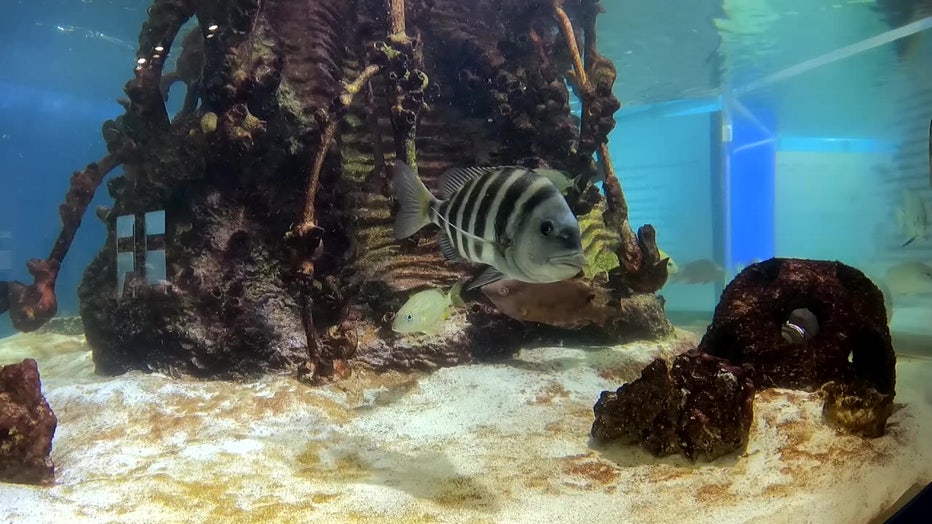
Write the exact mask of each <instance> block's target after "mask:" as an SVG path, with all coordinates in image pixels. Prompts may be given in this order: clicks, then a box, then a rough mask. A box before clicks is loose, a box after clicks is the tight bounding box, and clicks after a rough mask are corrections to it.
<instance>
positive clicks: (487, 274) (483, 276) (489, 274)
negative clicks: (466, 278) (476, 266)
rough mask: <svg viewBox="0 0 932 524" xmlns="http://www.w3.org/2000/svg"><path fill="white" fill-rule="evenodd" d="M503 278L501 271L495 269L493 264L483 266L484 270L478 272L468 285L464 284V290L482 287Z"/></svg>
mask: <svg viewBox="0 0 932 524" xmlns="http://www.w3.org/2000/svg"><path fill="white" fill-rule="evenodd" d="M503 278H505V275H504V274H502V272H501V271H499V270H497V269H495V267H493V266H489V267H487V268H485V270H484V271H482V272H481V273H479V274H478V275H477V276H476V278H474V279H473V280H472V281H471V282H470V283H469V285H468V286H466V291H469V290H471V289H476V288H477V287H482V286H485V285H487V284H491V283H493V282H498V281H499V280H501V279H503Z"/></svg>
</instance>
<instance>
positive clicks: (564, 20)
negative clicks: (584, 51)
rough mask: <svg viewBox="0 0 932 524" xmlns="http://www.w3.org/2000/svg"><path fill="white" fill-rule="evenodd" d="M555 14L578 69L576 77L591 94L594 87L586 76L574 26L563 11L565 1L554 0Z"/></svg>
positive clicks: (574, 64) (580, 85)
mask: <svg viewBox="0 0 932 524" xmlns="http://www.w3.org/2000/svg"><path fill="white" fill-rule="evenodd" d="M553 12H554V14H556V16H557V21H558V22H559V23H560V31H561V32H562V33H563V37H564V38H566V44H567V45H568V46H569V48H570V55H571V56H572V57H573V67H575V69H576V77H577V79H578V80H579V87H580V88H581V89H582V90H583V92H584V93H588V92H591V89H592V86H591V85H589V78H588V76H587V75H586V68H585V66H583V60H582V55H580V54H579V46H578V45H577V44H576V32H575V31H573V24H572V22H570V17H569V16H568V15H567V14H566V11H564V10H563V0H553Z"/></svg>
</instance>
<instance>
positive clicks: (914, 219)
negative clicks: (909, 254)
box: [896, 189, 929, 247]
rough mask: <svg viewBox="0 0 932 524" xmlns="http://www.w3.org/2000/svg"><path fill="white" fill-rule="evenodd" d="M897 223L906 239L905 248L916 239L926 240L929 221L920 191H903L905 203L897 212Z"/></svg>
mask: <svg viewBox="0 0 932 524" xmlns="http://www.w3.org/2000/svg"><path fill="white" fill-rule="evenodd" d="M896 223H897V227H898V228H899V229H900V232H902V233H903V236H904V237H905V238H906V242H904V243H903V247H906V246H908V245H910V244H912V243H913V241H915V240H916V239H919V238H922V239H925V238H926V235H927V233H928V230H929V221H928V218H927V216H926V206H925V202H924V201H923V200H922V197H921V196H919V192H918V191H916V190H905V189H904V190H903V203H902V204H900V207H898V208H897V210H896Z"/></svg>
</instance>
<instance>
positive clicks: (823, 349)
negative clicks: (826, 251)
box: [592, 258, 896, 458]
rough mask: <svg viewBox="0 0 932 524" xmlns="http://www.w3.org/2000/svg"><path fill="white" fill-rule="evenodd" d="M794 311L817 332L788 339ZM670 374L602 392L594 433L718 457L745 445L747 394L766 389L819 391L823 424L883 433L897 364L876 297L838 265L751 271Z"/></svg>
mask: <svg viewBox="0 0 932 524" xmlns="http://www.w3.org/2000/svg"><path fill="white" fill-rule="evenodd" d="M802 309H805V310H807V311H808V313H807V317H808V316H810V315H809V314H811V316H812V317H813V318H812V319H811V320H810V322H812V323H813V325H812V326H810V327H811V328H813V329H811V332H810V333H807V334H805V335H806V336H800V337H787V338H784V333H783V332H784V328H785V327H786V324H787V322H788V320H790V319H793V318H796V317H798V316H799V315H800V313H799V311H800V310H802ZM815 322H817V323H818V329H814V327H815ZM666 366H667V364H666V362H664V361H662V360H659V359H658V360H656V361H655V362H653V363H652V364H651V365H650V366H648V367H647V368H646V369H645V370H644V371H643V373H642V376H641V378H640V379H638V380H636V381H634V382H632V383H630V384H626V385H623V386H622V387H620V388H619V389H618V390H617V391H616V392H610V391H605V392H603V393H602V396H601V397H600V399H599V401H598V403H597V404H596V405H595V408H594V411H595V417H596V420H595V423H594V424H593V426H592V435H593V436H594V437H596V438H598V439H600V440H614V439H619V438H623V439H625V440H628V441H633V442H640V443H641V444H642V445H643V446H644V447H645V448H647V449H648V450H650V451H651V452H652V453H654V454H658V455H663V454H668V453H672V452H676V451H682V452H683V453H684V454H685V455H686V456H687V457H690V458H694V457H696V456H697V454H698V453H699V452H700V451H701V452H703V453H705V455H706V456H707V457H708V458H714V457H716V456H719V455H722V454H725V453H728V452H729V451H734V450H736V449H739V448H740V446H742V445H743V444H744V443H745V442H746V439H747V434H748V431H749V424H750V417H751V410H752V406H751V402H752V400H753V392H754V390H755V389H757V390H763V389H767V388H771V387H780V388H790V389H802V390H806V391H814V390H821V393H822V395H823V397H824V402H825V403H824V407H823V412H822V413H823V419H824V420H825V422H826V423H828V424H830V425H832V426H833V427H836V428H838V429H839V430H842V431H844V432H847V433H853V434H858V435H863V436H867V437H877V436H880V435H883V433H884V428H885V426H886V421H887V418H889V416H890V415H891V414H892V412H893V397H894V395H895V392H894V386H895V382H896V377H895V373H896V355H895V353H894V351H893V346H892V344H891V340H890V333H889V330H888V328H887V321H886V312H885V309H884V303H883V295H882V294H881V292H880V290H879V289H877V287H876V286H875V285H874V284H873V283H872V282H871V281H870V280H869V279H868V278H867V277H866V276H864V274H863V273H861V272H860V271H858V270H857V269H855V268H852V267H850V266H846V265H844V264H842V263H840V262H829V261H818V260H801V259H780V258H774V259H770V260H767V261H764V262H760V263H758V264H754V265H751V266H749V267H748V268H746V269H745V270H744V271H742V272H741V273H740V274H738V275H737V276H736V277H735V279H734V280H733V281H732V282H731V283H729V284H728V286H727V287H726V288H725V291H724V292H723V293H722V298H721V301H720V302H719V304H718V306H717V307H716V309H715V315H714V317H713V320H712V324H711V325H710V326H709V329H708V331H707V332H706V334H705V336H704V337H703V338H702V340H701V342H700V343H699V347H698V348H697V349H696V350H693V351H691V352H689V353H686V354H684V355H681V356H679V357H677V358H676V359H675V360H674V361H673V365H672V369H671V370H669V371H668V370H667V367H666Z"/></svg>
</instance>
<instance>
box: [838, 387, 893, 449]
mask: <svg viewBox="0 0 932 524" xmlns="http://www.w3.org/2000/svg"><path fill="white" fill-rule="evenodd" d="M822 393H823V394H824V395H825V404H824V405H823V406H822V419H823V420H825V422H826V423H828V424H829V425H830V426H832V427H834V428H837V429H840V430H842V431H845V432H847V433H851V434H854V435H860V436H862V437H880V436H882V435H883V432H884V428H885V427H886V425H887V419H888V418H890V415H892V414H893V395H892V394H890V395H885V394H883V393H879V392H878V391H877V390H876V389H874V388H870V387H865V386H863V385H862V384H839V383H837V382H829V383H828V384H826V385H825V386H823V387H822Z"/></svg>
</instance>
